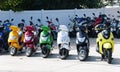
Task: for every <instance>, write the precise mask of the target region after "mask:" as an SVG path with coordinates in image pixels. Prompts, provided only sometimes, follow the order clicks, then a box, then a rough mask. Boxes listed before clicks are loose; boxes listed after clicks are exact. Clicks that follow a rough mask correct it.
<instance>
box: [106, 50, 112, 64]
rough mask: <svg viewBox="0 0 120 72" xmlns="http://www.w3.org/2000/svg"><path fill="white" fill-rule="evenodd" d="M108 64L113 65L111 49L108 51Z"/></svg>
mask: <svg viewBox="0 0 120 72" xmlns="http://www.w3.org/2000/svg"><path fill="white" fill-rule="evenodd" d="M107 56H108V57H107V58H108V59H107V62H108V64H111V62H112V50H111V49H110V50H107Z"/></svg>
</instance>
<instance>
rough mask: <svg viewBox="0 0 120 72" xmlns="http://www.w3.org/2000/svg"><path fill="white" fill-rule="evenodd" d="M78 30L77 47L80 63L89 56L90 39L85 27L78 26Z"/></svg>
mask: <svg viewBox="0 0 120 72" xmlns="http://www.w3.org/2000/svg"><path fill="white" fill-rule="evenodd" d="M76 29H77V33H76V47H77V53H78V59H79V60H80V61H85V60H86V59H87V58H88V55H89V46H90V43H89V38H88V36H87V33H86V28H85V27H84V26H78V27H77V28H76Z"/></svg>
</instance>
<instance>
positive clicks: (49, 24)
mask: <svg viewBox="0 0 120 72" xmlns="http://www.w3.org/2000/svg"><path fill="white" fill-rule="evenodd" d="M46 19H47V21H46V22H47V23H48V27H49V28H50V29H51V34H52V36H53V39H54V40H56V39H57V28H56V25H55V24H54V23H53V22H52V20H49V18H48V17H46Z"/></svg>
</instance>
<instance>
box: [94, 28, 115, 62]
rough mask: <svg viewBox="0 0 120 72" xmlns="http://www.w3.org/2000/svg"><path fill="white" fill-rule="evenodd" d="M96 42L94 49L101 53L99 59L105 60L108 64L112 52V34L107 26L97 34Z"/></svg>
mask: <svg viewBox="0 0 120 72" xmlns="http://www.w3.org/2000/svg"><path fill="white" fill-rule="evenodd" d="M96 43H97V49H96V51H97V52H98V53H100V54H101V57H102V59H101V60H106V61H107V62H108V63H109V64H110V63H111V62H112V53H113V50H114V36H113V34H112V32H111V31H110V29H109V28H108V29H105V30H103V31H102V32H100V33H99V34H98V37H97V39H96Z"/></svg>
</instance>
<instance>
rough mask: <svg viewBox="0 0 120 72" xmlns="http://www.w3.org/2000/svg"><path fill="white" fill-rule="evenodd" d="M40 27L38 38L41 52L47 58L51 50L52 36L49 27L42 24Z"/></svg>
mask: <svg viewBox="0 0 120 72" xmlns="http://www.w3.org/2000/svg"><path fill="white" fill-rule="evenodd" d="M41 29H42V32H41V34H40V39H39V43H40V47H41V53H42V57H43V58H47V57H48V56H49V55H50V52H51V50H52V44H53V37H52V35H51V33H50V28H49V27H47V26H42V27H41Z"/></svg>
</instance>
